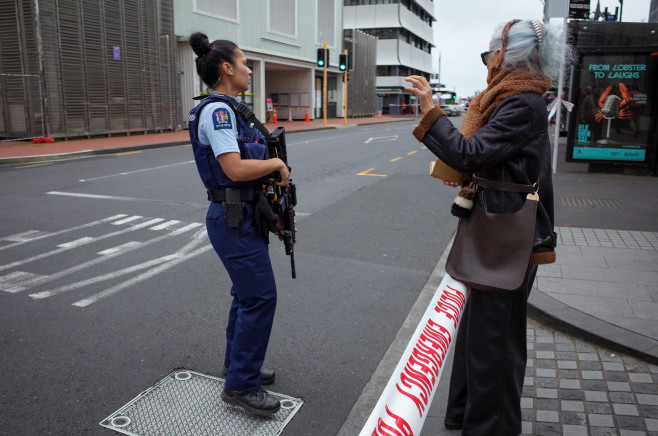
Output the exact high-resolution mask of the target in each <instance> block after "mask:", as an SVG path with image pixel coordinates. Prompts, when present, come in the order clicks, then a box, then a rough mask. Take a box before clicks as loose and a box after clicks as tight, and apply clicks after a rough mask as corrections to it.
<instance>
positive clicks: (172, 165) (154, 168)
mask: <svg viewBox="0 0 658 436" xmlns="http://www.w3.org/2000/svg"><path fill="white" fill-rule="evenodd" d="M189 163H194V160H188V161H186V162H178V163H175V164H170V165H161V166H159V167H151V168H143V169H141V170H135V171H126V172H123V173H117V174H109V175H107V176H100V177H92V178H91V179H80V181H81V182H88V181H90V180H100V179H107V178H109V177H118V176H127V175H129V174H135V173H142V172H144V171H153V170H160V169H163V168H171V167H175V166H177V165H185V164H189Z"/></svg>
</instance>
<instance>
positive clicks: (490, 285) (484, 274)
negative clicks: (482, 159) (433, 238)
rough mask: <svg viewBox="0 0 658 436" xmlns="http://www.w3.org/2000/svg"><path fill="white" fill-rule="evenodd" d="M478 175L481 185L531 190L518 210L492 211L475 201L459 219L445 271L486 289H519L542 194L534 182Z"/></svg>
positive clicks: (513, 190) (526, 266)
mask: <svg viewBox="0 0 658 436" xmlns="http://www.w3.org/2000/svg"><path fill="white" fill-rule="evenodd" d="M476 179H477V182H476V183H477V185H478V186H479V187H482V186H485V187H486V186H493V187H495V188H493V189H496V190H500V191H507V192H528V191H530V192H529V193H528V195H527V197H526V201H525V203H524V204H523V207H521V209H520V210H519V211H517V212H515V213H510V214H496V213H491V212H487V211H485V210H483V209H482V208H481V207H479V206H478V205H477V204H474V205H473V209H472V211H471V213H470V214H468V216H466V217H463V218H460V219H459V226H458V227H457V233H456V234H455V239H454V242H453V244H452V249H451V250H450V254H449V255H448V260H447V262H446V272H447V273H448V274H450V275H451V276H452V277H453V278H455V279H457V280H459V281H461V282H464V283H466V284H467V285H470V286H471V287H473V288H475V289H479V290H483V291H500V290H506V291H516V290H519V289H520V288H521V287H522V286H523V285H524V279H525V275H526V271H527V269H528V266H529V264H530V256H531V255H532V245H533V238H534V231H535V221H536V218H537V204H538V202H539V195H538V194H537V193H536V188H535V187H534V186H531V185H519V184H514V183H502V182H494V181H490V180H486V179H481V178H479V179H478V178H476ZM533 191H534V192H533Z"/></svg>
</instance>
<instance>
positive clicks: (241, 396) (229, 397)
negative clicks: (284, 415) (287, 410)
mask: <svg viewBox="0 0 658 436" xmlns="http://www.w3.org/2000/svg"><path fill="white" fill-rule="evenodd" d="M222 400H224V401H225V402H227V403H228V404H233V405H234V406H238V407H242V408H243V409H244V410H245V411H247V412H248V413H251V414H254V415H272V414H274V413H276V412H278V411H279V409H280V408H281V403H280V402H279V400H277V399H276V398H274V397H273V396H271V395H269V394H268V393H267V392H265V391H264V390H262V389H258V390H256V391H233V390H231V389H228V388H224V390H223V391H222Z"/></svg>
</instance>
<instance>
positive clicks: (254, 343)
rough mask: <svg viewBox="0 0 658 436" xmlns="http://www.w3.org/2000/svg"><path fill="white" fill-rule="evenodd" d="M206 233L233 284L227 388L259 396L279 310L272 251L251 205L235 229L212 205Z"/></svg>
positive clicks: (217, 206)
mask: <svg viewBox="0 0 658 436" xmlns="http://www.w3.org/2000/svg"><path fill="white" fill-rule="evenodd" d="M206 228H207V229H208V236H209V237H210V242H211V244H212V246H213V248H214V249H215V251H216V252H217V254H218V255H219V258H220V259H221V260H222V263H223V264H224V267H226V270H227V271H228V274H229V277H230V278H231V282H232V283H233V286H232V287H231V295H232V296H233V302H232V303H231V308H230V310H229V316H228V325H227V327H226V353H225V355H224V363H225V364H227V365H229V370H228V374H227V375H226V387H227V388H228V389H232V390H236V391H253V390H256V389H258V388H260V369H261V367H262V366H263V361H264V360H265V353H266V352H267V345H268V342H269V339H270V333H271V331H272V323H273V321H274V312H275V309H276V295H277V294H276V284H275V282H274V273H273V271H272V264H271V262H270V256H269V252H268V246H267V243H266V242H265V241H264V240H263V239H262V238H261V237H260V236H259V235H258V232H257V231H256V227H255V225H254V221H253V206H252V205H251V204H248V205H247V206H246V214H245V216H244V217H243V219H242V222H241V223H240V226H239V227H237V228H230V227H228V225H227V224H226V221H225V220H224V211H223V208H222V207H221V204H219V203H212V204H211V206H210V209H209V210H208V215H207V217H206Z"/></svg>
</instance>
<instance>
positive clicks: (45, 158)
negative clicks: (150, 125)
mask: <svg viewBox="0 0 658 436" xmlns="http://www.w3.org/2000/svg"><path fill="white" fill-rule="evenodd" d="M404 121H415V119H402V120H391V121H386V123H399V122H404ZM373 124H384V122H374V123H360V124H352V125H347V126H345V125H340V126H323V127H313V128H309V129H299V130H291V131H290V132H286V134H287V135H291V134H293V133H303V132H314V131H319V130H333V129H342V128H345V127H360V126H371V125H373ZM189 143H190V141H173V142H161V143H156V144H143V145H129V146H126V147H113V148H101V149H97V150H83V151H74V152H70V153H59V154H41V155H35V156H17V157H6V158H0V165H11V164H21V163H35V162H49V161H58V160H69V159H80V158H83V157H90V156H99V155H103V154H113V153H122V152H129V151H138V150H148V149H153V148H163V147H175V146H178V145H187V144H189Z"/></svg>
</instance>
